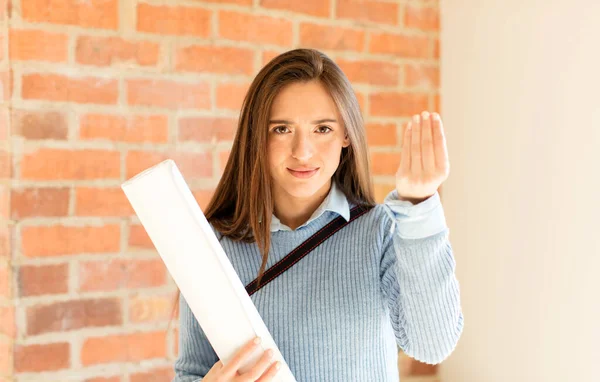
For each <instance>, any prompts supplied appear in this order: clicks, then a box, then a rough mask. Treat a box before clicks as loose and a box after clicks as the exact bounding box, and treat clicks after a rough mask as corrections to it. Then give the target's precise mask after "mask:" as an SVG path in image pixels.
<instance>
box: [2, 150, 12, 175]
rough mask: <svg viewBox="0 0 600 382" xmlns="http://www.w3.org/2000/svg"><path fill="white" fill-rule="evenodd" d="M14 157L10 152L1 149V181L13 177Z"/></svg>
mask: <svg viewBox="0 0 600 382" xmlns="http://www.w3.org/2000/svg"><path fill="white" fill-rule="evenodd" d="M11 162H12V156H11V155H10V153H9V152H8V151H5V150H2V149H0V179H10V177H11V176H12V163H11Z"/></svg>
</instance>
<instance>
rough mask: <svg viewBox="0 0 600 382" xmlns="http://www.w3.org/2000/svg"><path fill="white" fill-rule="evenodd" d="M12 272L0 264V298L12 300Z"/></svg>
mask: <svg viewBox="0 0 600 382" xmlns="http://www.w3.org/2000/svg"><path fill="white" fill-rule="evenodd" d="M12 294H13V293H12V272H11V268H10V267H9V266H7V265H6V264H3V263H0V297H4V298H7V299H11V298H12Z"/></svg>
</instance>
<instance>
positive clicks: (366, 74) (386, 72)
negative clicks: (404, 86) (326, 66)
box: [336, 59, 399, 86]
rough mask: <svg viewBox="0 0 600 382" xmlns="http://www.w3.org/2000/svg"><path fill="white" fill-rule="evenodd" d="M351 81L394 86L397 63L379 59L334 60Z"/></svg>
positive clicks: (396, 76) (396, 79)
mask: <svg viewBox="0 0 600 382" xmlns="http://www.w3.org/2000/svg"><path fill="white" fill-rule="evenodd" d="M336 63H337V64H338V65H339V66H340V68H341V69H342V71H343V72H344V74H346V77H348V79H349V80H350V82H352V83H366V84H373V85H383V86H395V85H397V84H398V77H399V75H398V73H399V71H398V65H396V64H392V63H389V62H381V61H350V60H345V59H339V60H336Z"/></svg>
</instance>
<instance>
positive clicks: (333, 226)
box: [246, 205, 373, 296]
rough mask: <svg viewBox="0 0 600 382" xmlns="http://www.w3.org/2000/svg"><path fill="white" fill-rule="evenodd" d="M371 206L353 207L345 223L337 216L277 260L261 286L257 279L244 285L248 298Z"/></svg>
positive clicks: (266, 272) (267, 272) (264, 277)
mask: <svg viewBox="0 0 600 382" xmlns="http://www.w3.org/2000/svg"><path fill="white" fill-rule="evenodd" d="M371 208H373V207H372V206H361V205H358V206H355V207H354V208H352V209H351V210H350V220H348V221H346V220H345V219H344V218H343V217H341V216H338V217H337V218H335V219H333V220H332V221H330V222H329V223H327V225H325V227H323V228H321V229H320V230H319V231H317V233H315V234H314V235H312V236H311V237H309V238H308V239H307V240H306V241H305V242H304V243H302V244H300V245H299V246H298V247H297V248H296V249H294V250H293V251H292V252H290V253H288V254H287V255H286V256H285V257H284V258H283V259H281V260H279V261H278V262H277V263H275V264H273V266H271V268H269V269H267V271H265V273H264V274H263V277H262V280H261V284H260V286H259V285H258V279H254V281H252V282H251V283H250V284H248V285H246V292H248V295H249V296H252V295H253V294H254V293H256V291H258V290H259V289H260V288H262V287H264V286H265V285H267V284H268V283H270V282H271V281H273V280H274V279H275V278H276V277H277V276H279V275H280V274H282V273H283V272H285V271H286V270H288V269H289V268H290V267H291V266H292V265H294V264H296V263H297V262H298V261H300V260H301V259H302V258H303V257H304V256H306V255H307V254H308V253H309V252H310V251H312V250H313V249H315V248H316V247H317V246H319V245H320V244H321V243H322V242H324V241H325V240H327V239H328V238H329V237H331V236H332V235H333V234H334V233H336V232H337V231H339V230H340V229H342V228H344V227H345V226H346V225H347V224H350V223H351V222H353V221H354V220H356V219H357V218H359V217H360V216H362V215H364V214H365V213H367V212H368V211H369V210H370V209H371Z"/></svg>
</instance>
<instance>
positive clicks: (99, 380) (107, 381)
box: [85, 376, 121, 382]
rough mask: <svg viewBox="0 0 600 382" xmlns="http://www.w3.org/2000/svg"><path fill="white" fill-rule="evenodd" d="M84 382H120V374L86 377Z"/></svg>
mask: <svg viewBox="0 0 600 382" xmlns="http://www.w3.org/2000/svg"><path fill="white" fill-rule="evenodd" d="M85 382H121V377H120V376H115V377H96V378H88V379H86V380H85Z"/></svg>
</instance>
